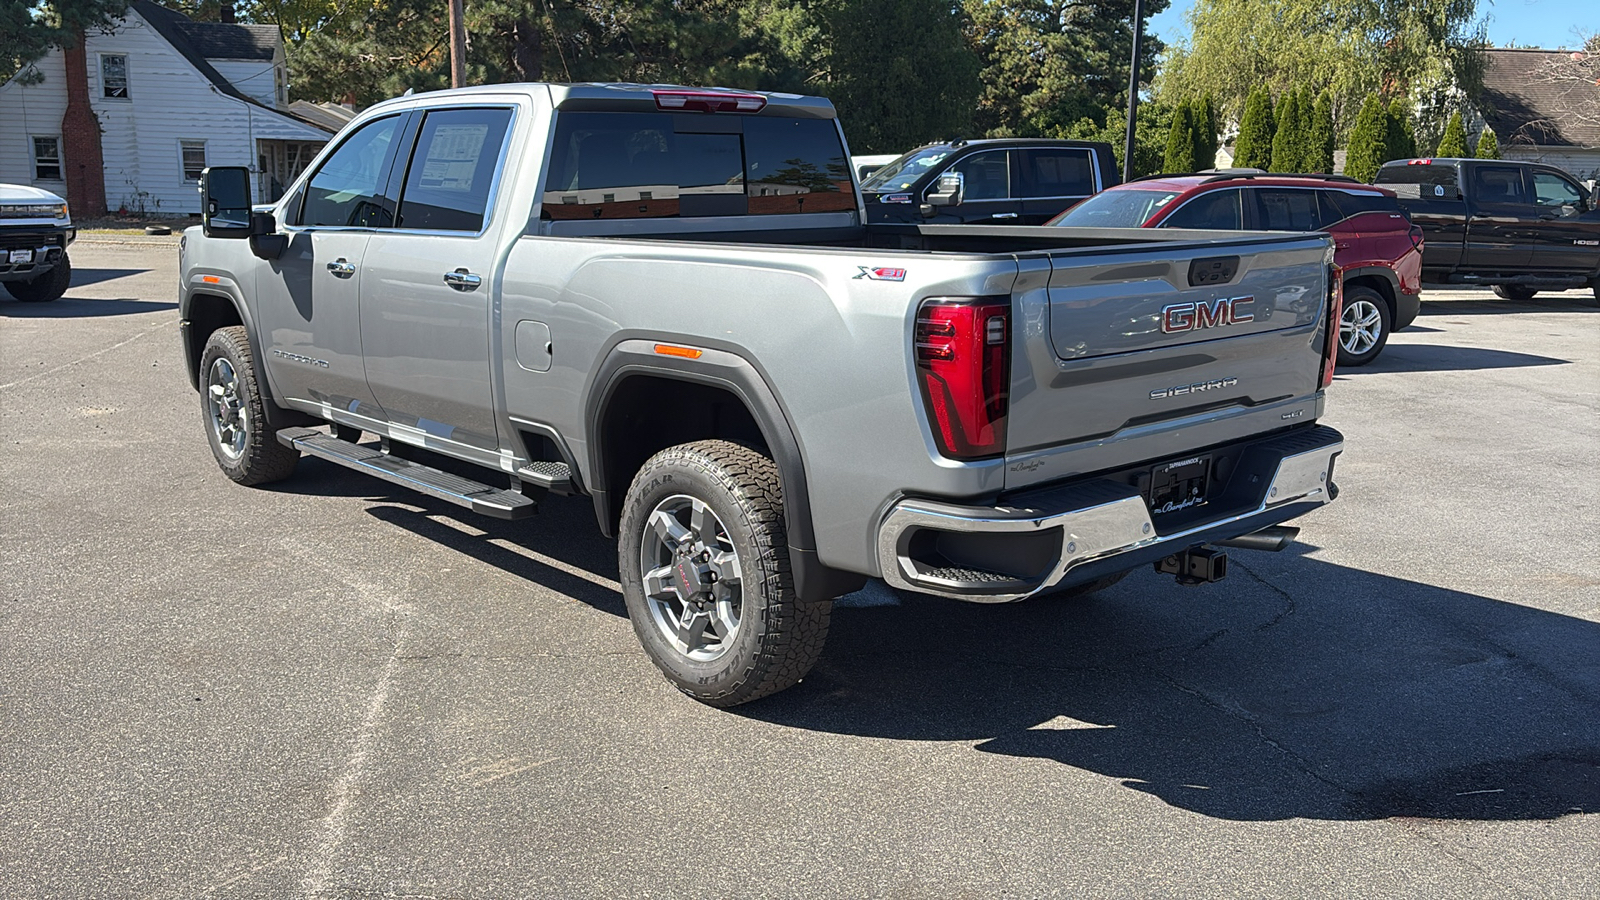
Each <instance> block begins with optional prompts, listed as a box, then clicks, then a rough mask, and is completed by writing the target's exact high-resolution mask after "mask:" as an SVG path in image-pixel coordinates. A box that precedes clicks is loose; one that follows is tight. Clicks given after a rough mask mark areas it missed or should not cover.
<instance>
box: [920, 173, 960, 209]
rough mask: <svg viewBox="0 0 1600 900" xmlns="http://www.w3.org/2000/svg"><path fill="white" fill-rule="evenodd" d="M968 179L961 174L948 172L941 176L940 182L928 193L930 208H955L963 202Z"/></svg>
mask: <svg viewBox="0 0 1600 900" xmlns="http://www.w3.org/2000/svg"><path fill="white" fill-rule="evenodd" d="M966 189H967V179H966V176H965V175H962V174H961V173H960V172H946V173H944V174H943V175H940V176H939V181H938V183H937V184H935V185H934V186H933V190H932V191H930V192H929V193H928V205H929V206H935V207H938V206H955V205H957V204H959V203H960V202H961V197H962V195H963V194H965V193H966Z"/></svg>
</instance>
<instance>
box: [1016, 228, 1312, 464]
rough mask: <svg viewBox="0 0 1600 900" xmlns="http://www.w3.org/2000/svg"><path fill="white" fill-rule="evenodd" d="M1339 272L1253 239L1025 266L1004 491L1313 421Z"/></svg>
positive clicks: (1301, 242) (1298, 239) (1287, 244)
mask: <svg viewBox="0 0 1600 900" xmlns="http://www.w3.org/2000/svg"><path fill="white" fill-rule="evenodd" d="M1330 259H1331V250H1330V244H1329V240H1328V238H1327V237H1326V236H1323V235H1293V236H1290V235H1283V236H1277V235H1272V236H1263V235H1262V234H1260V233H1252V234H1249V235H1248V236H1239V237H1237V238H1231V239H1226V240H1220V241H1208V242H1204V243H1193V242H1183V243H1152V244H1143V245H1128V246H1125V247H1117V248H1111V249H1107V248H1100V249H1098V250H1090V249H1083V250H1060V251H1051V252H1049V253H1048V254H1044V253H1041V254H1030V255H1028V256H1025V257H1023V258H1022V260H1021V261H1022V263H1023V273H1022V276H1021V278H1020V279H1019V284H1018V290H1017V291H1016V292H1015V300H1014V302H1015V303H1016V304H1017V308H1016V325H1015V326H1014V329H1015V331H1014V335H1013V339H1014V341H1015V344H1014V352H1013V356H1012V385H1011V403H1010V416H1009V424H1008V430H1009V439H1008V442H1007V443H1008V451H1007V456H1006V460H1007V466H1006V488H1007V489H1008V490H1010V489H1013V488H1017V487H1023V486H1026V485H1030V484H1036V483H1039V482H1043V481H1049V480H1053V479H1057V478H1063V477H1067V476H1071V475H1076V474H1081V473H1086V472H1093V471H1096V470H1098V469H1103V468H1106V467H1108V466H1110V465H1114V464H1119V463H1126V462H1127V461H1129V460H1147V459H1148V460H1155V459H1160V458H1162V457H1164V456H1167V455H1170V454H1180V453H1188V452H1190V451H1192V450H1194V449H1196V448H1200V447H1205V446H1209V445H1212V444H1218V443H1222V442H1225V441H1230V440H1235V439H1237V438H1240V437H1244V436H1248V435H1252V434H1260V433H1264V432H1268V431H1272V430H1274V429H1277V428H1282V427H1287V426H1290V425H1295V424H1300V423H1303V422H1309V421H1312V420H1313V419H1315V418H1316V417H1317V414H1318V413H1319V412H1320V409H1319V408H1318V405H1319V404H1320V397H1321V395H1320V393H1319V388H1320V386H1321V382H1320V377H1321V368H1322V361H1323V356H1324V351H1325V347H1326V344H1325V342H1324V337H1325V328H1326V320H1327V304H1328V303H1329V301H1330V298H1329V284H1330V277H1329V265H1330Z"/></svg>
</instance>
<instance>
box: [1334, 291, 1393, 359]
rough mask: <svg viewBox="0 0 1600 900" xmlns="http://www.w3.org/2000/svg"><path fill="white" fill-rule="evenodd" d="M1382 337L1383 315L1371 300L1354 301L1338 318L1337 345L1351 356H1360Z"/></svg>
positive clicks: (1375, 344)
mask: <svg viewBox="0 0 1600 900" xmlns="http://www.w3.org/2000/svg"><path fill="white" fill-rule="evenodd" d="M1382 336H1383V314H1382V313H1380V312H1379V311H1378V307H1377V305H1376V304H1374V303H1373V302H1372V301H1371V300H1356V301H1354V302H1352V303H1350V304H1349V305H1348V306H1346V307H1345V308H1344V313H1343V315H1341V316H1340V317H1339V345H1340V346H1342V347H1344V352H1346V353H1348V354H1350V355H1352V356H1361V355H1362V354H1364V353H1366V352H1367V351H1369V350H1371V349H1372V348H1373V347H1375V346H1377V343H1378V338H1380V337H1382Z"/></svg>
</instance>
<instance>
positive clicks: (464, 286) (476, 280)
mask: <svg viewBox="0 0 1600 900" xmlns="http://www.w3.org/2000/svg"><path fill="white" fill-rule="evenodd" d="M444 283H445V284H448V285H450V286H451V287H453V288H455V289H456V290H458V291H475V290H477V289H478V285H480V284H483V276H482V275H474V274H472V273H471V272H468V271H467V270H466V269H464V268H463V269H457V270H455V271H454V272H446V273H444Z"/></svg>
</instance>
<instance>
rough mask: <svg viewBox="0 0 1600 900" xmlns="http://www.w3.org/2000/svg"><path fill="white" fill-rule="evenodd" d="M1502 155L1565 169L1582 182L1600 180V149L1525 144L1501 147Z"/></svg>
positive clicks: (1502, 145)
mask: <svg viewBox="0 0 1600 900" xmlns="http://www.w3.org/2000/svg"><path fill="white" fill-rule="evenodd" d="M1500 155H1501V156H1502V157H1504V158H1506V159H1515V160H1520V161H1522V162H1537V163H1544V164H1545V165H1547V166H1555V167H1556V168H1558V169H1563V170H1565V171H1567V172H1568V173H1570V174H1572V175H1573V176H1574V177H1576V178H1577V179H1579V180H1580V181H1588V180H1592V179H1600V149H1593V150H1590V149H1586V148H1583V147H1540V146H1537V145H1534V146H1529V145H1525V144H1511V145H1510V146H1507V145H1505V144H1501V145H1500Z"/></svg>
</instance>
